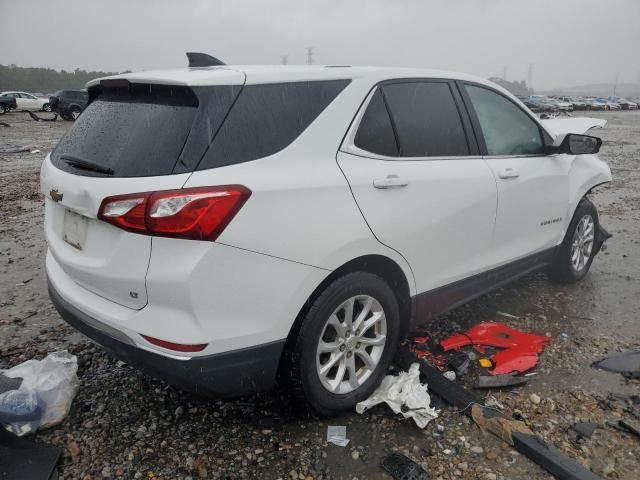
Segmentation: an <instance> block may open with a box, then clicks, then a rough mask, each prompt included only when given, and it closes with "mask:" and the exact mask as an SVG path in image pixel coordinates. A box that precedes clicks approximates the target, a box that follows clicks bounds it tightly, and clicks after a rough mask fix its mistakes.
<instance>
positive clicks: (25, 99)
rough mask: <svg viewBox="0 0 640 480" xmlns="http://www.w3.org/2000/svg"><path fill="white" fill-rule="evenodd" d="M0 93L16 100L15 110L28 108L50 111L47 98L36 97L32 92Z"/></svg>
mask: <svg viewBox="0 0 640 480" xmlns="http://www.w3.org/2000/svg"><path fill="white" fill-rule="evenodd" d="M0 95H6V96H7V97H12V98H14V99H15V100H16V105H17V106H16V110H30V111H36V110H39V111H43V112H50V111H51V105H49V100H48V99H47V98H42V97H36V96H35V95H33V94H32V93H27V92H1V93H0Z"/></svg>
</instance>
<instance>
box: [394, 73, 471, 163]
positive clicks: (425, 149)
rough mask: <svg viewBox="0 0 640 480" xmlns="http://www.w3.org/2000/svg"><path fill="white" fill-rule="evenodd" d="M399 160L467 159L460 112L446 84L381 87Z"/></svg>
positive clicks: (399, 84)
mask: <svg viewBox="0 0 640 480" xmlns="http://www.w3.org/2000/svg"><path fill="white" fill-rule="evenodd" d="M382 93H383V94H384V96H385V98H386V100H387V103H388V105H389V110H390V113H391V118H392V120H393V124H394V126H395V128H396V133H397V135H398V141H399V143H400V156H401V157H442V156H463V155H469V145H468V143H467V137H466V135H465V132H464V128H463V126H462V119H461V118H460V112H459V111H458V108H457V106H456V103H455V100H454V98H453V94H452V92H451V89H450V88H449V84H448V83H446V82H428V81H424V82H401V83H394V84H390V85H385V86H383V87H382Z"/></svg>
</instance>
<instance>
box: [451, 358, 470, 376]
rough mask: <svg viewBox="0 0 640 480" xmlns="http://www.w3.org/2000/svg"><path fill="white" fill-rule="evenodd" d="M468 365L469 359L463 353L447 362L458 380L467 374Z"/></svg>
mask: <svg viewBox="0 0 640 480" xmlns="http://www.w3.org/2000/svg"><path fill="white" fill-rule="evenodd" d="M470 365H471V359H470V358H469V355H467V354H466V353H465V352H458V353H456V354H455V355H454V356H453V357H452V358H451V359H450V360H449V366H450V367H451V368H453V370H454V371H455V372H456V377H458V378H460V377H462V376H463V375H464V374H465V373H467V370H469V366H470Z"/></svg>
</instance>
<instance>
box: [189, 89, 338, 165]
mask: <svg viewBox="0 0 640 480" xmlns="http://www.w3.org/2000/svg"><path fill="white" fill-rule="evenodd" d="M348 84H349V80H330V81H316V82H295V83H279V84H266V85H247V86H245V87H244V88H243V89H242V92H241V93H240V95H239V96H238V99H237V100H236V102H235V104H234V106H233V108H232V109H231V111H230V112H229V115H228V116H227V119H226V120H225V122H224V124H223V125H222V127H221V128H220V130H219V132H218V134H217V135H216V137H215V139H214V140H213V143H212V144H211V146H210V147H209V150H208V151H207V153H206V154H205V156H204V158H203V159H202V162H201V163H200V165H199V166H198V170H204V169H208V168H215V167H221V166H225V165H233V164H236V163H241V162H247V161H249V160H255V159H257V158H263V157H266V156H268V155H272V154H274V153H276V152H279V151H280V150H282V149H283V148H285V147H287V146H288V145H289V144H290V143H291V142H293V141H294V140H295V139H296V138H297V137H298V136H299V135H300V134H301V133H302V132H303V131H304V130H305V129H306V128H307V127H308V126H309V125H310V124H311V123H312V122H313V121H314V120H315V119H316V118H317V116H318V115H320V113H321V112H322V111H323V110H324V109H325V108H326V107H327V105H329V104H330V103H331V101H332V100H333V99H334V98H336V96H337V95H338V94H339V93H340V92H341V91H342V90H343V89H344V88H345V87H346V86H347V85H348Z"/></svg>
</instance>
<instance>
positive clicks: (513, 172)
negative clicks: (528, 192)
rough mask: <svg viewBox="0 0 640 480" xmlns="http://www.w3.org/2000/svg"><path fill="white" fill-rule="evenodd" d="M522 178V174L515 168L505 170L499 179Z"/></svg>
mask: <svg viewBox="0 0 640 480" xmlns="http://www.w3.org/2000/svg"><path fill="white" fill-rule="evenodd" d="M519 176H520V172H518V171H517V170H514V169H513V168H505V169H504V170H502V171H501V172H500V173H498V177H500V178H518V177H519Z"/></svg>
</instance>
